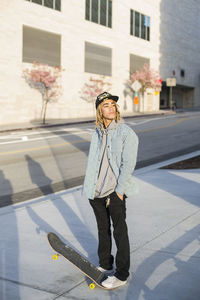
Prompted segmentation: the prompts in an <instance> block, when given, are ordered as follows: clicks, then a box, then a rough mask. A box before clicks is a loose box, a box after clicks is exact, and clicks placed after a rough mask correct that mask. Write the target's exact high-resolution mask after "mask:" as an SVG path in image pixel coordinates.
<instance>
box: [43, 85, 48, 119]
mask: <svg viewBox="0 0 200 300" xmlns="http://www.w3.org/2000/svg"><path fill="white" fill-rule="evenodd" d="M48 102H49V98H48V90H46V93H45V98H44V103H43V118H42V123H43V124H45V121H46V111H47V104H48Z"/></svg>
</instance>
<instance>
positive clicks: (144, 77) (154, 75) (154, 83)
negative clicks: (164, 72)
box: [128, 64, 162, 93]
mask: <svg viewBox="0 0 200 300" xmlns="http://www.w3.org/2000/svg"><path fill="white" fill-rule="evenodd" d="M136 80H137V81H139V82H140V83H141V85H142V88H141V90H142V92H143V93H144V91H145V90H146V89H147V88H152V89H155V90H156V91H160V90H161V87H162V79H161V78H160V74H159V72H158V71H155V70H153V69H150V66H149V64H144V66H143V67H142V69H141V70H137V71H136V72H135V73H133V74H131V76H130V80H129V81H128V86H129V88H130V89H131V90H132V91H133V89H132V87H131V85H132V84H133V82H134V81H136Z"/></svg>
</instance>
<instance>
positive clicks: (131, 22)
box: [130, 10, 133, 35]
mask: <svg viewBox="0 0 200 300" xmlns="http://www.w3.org/2000/svg"><path fill="white" fill-rule="evenodd" d="M130 24H131V35H133V11H132V10H131V19H130Z"/></svg>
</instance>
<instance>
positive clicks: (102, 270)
mask: <svg viewBox="0 0 200 300" xmlns="http://www.w3.org/2000/svg"><path fill="white" fill-rule="evenodd" d="M97 269H98V270H99V271H101V272H102V273H106V274H111V273H112V272H113V269H111V270H106V269H104V268H102V267H100V266H99V267H97Z"/></svg>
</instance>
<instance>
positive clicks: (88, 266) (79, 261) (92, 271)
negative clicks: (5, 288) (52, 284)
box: [47, 232, 110, 290]
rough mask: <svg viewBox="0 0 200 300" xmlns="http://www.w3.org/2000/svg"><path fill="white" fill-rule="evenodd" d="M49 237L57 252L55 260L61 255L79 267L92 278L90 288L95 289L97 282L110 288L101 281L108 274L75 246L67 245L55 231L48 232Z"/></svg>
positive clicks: (98, 284)
mask: <svg viewBox="0 0 200 300" xmlns="http://www.w3.org/2000/svg"><path fill="white" fill-rule="evenodd" d="M47 239H48V242H49V244H50V246H51V247H52V248H53V250H54V251H55V252H56V253H55V254H54V255H53V259H54V260H57V259H58V256H59V255H62V256H63V257H64V258H66V259H67V260H68V261H69V262H70V263H72V264H73V265H74V266H75V267H76V268H78V270H79V271H81V272H82V273H83V274H84V275H85V276H87V277H88V278H90V279H91V280H92V283H90V285H89V287H90V289H94V288H95V284H96V285H97V286H98V287H100V288H103V289H105V290H110V289H109V288H106V287H104V286H102V284H101V282H102V281H103V280H105V279H106V278H107V276H106V275H105V274H104V273H103V272H101V271H99V270H98V269H97V268H96V267H95V265H93V264H92V263H91V262H89V261H88V260H87V259H85V258H84V257H83V256H81V255H80V254H79V253H78V252H76V251H75V250H74V249H73V248H71V247H70V246H68V245H66V244H65V243H64V242H63V241H62V240H61V239H60V238H59V237H58V236H57V235H56V234H55V233H53V232H49V233H48V234H47Z"/></svg>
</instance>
